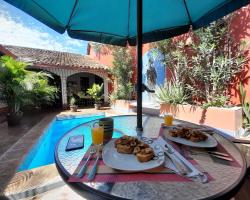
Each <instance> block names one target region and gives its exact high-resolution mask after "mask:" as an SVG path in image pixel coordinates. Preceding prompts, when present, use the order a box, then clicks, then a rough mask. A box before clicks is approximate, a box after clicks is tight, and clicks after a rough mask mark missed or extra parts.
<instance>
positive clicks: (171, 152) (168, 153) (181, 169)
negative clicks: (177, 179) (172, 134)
mask: <svg viewBox="0 0 250 200" xmlns="http://www.w3.org/2000/svg"><path fill="white" fill-rule="evenodd" d="M165 149H166V151H165V152H164V154H165V155H166V156H168V157H169V158H170V159H171V161H172V163H173V165H174V166H175V167H176V169H177V170H178V171H179V173H180V174H181V175H186V174H187V169H186V168H185V167H184V166H183V165H182V164H181V163H180V162H179V161H178V160H177V159H176V158H175V156H174V150H173V149H172V148H171V147H169V146H168V145H167V144H166V145H165Z"/></svg>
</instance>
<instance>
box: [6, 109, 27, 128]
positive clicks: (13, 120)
mask: <svg viewBox="0 0 250 200" xmlns="http://www.w3.org/2000/svg"><path fill="white" fill-rule="evenodd" d="M22 117H23V112H21V111H19V112H17V113H8V115H7V122H8V126H16V125H18V124H20V121H21V119H22Z"/></svg>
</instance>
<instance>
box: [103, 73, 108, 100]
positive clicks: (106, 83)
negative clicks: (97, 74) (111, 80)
mask: <svg viewBox="0 0 250 200" xmlns="http://www.w3.org/2000/svg"><path fill="white" fill-rule="evenodd" d="M103 87H104V101H105V102H108V100H109V97H108V95H109V89H108V81H107V80H106V79H105V78H104V79H103Z"/></svg>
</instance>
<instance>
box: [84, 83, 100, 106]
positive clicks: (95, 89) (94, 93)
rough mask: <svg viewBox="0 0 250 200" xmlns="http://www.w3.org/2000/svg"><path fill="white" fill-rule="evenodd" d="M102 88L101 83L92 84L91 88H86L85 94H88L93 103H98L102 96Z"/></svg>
mask: <svg viewBox="0 0 250 200" xmlns="http://www.w3.org/2000/svg"><path fill="white" fill-rule="evenodd" d="M102 88H103V84H101V85H98V84H95V83H94V84H93V85H92V87H91V88H89V89H88V90H87V94H89V95H90V96H91V97H92V98H93V99H94V100H95V103H100V100H101V98H102Z"/></svg>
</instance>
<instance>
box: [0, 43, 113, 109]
mask: <svg viewBox="0 0 250 200" xmlns="http://www.w3.org/2000/svg"><path fill="white" fill-rule="evenodd" d="M0 55H9V56H11V57H13V58H15V59H18V60H20V61H23V62H26V63H28V69H30V70H35V71H45V72H48V73H51V74H52V75H53V76H54V77H55V79H56V80H58V82H59V84H58V88H59V90H60V94H61V98H60V99H61V103H62V106H63V107H64V108H66V107H68V99H69V97H70V96H71V95H72V93H73V94H77V93H78V92H81V93H82V94H83V95H84V99H85V104H88V102H90V104H91V99H90V97H89V96H88V95H87V94H86V91H87V89H88V88H89V87H91V86H92V85H93V84H94V83H97V84H103V100H104V102H107V101H108V94H109V91H108V85H109V82H110V81H109V73H108V66H107V65H104V64H101V63H100V62H98V61H96V60H94V59H92V58H90V57H89V56H83V55H79V54H73V53H66V52H58V51H50V50H43V49H34V48H27V47H19V46H10V45H0Z"/></svg>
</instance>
